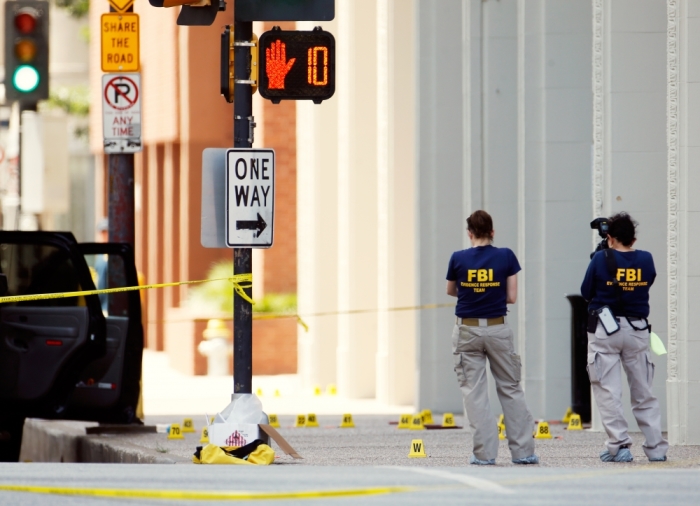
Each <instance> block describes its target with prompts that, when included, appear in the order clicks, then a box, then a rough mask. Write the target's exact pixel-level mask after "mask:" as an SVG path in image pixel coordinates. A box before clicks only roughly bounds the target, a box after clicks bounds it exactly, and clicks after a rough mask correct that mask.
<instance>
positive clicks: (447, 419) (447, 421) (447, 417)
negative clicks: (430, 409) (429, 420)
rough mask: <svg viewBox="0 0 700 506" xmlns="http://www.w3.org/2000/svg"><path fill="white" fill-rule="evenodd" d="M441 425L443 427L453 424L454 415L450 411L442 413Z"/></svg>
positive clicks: (452, 425)
mask: <svg viewBox="0 0 700 506" xmlns="http://www.w3.org/2000/svg"><path fill="white" fill-rule="evenodd" d="M442 426H443V427H454V426H455V416H454V415H453V414H452V413H445V414H444V415H442Z"/></svg>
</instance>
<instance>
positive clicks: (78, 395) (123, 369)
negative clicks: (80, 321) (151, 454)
mask: <svg viewBox="0 0 700 506" xmlns="http://www.w3.org/2000/svg"><path fill="white" fill-rule="evenodd" d="M78 248H79V249H80V251H81V252H82V254H83V255H84V257H85V260H86V262H87V264H88V266H89V268H90V271H91V273H92V276H93V279H94V281H95V285H96V286H97V288H98V289H103V288H119V287H124V286H137V285H138V277H137V273H136V265H135V263H134V252H133V249H132V247H131V246H130V245H129V244H122V243H82V244H79V245H78ZM98 297H99V299H100V307H101V311H102V313H103V314H104V317H105V319H106V328H107V338H106V353H105V355H104V356H103V357H102V358H100V359H98V360H95V361H94V362H92V363H90V364H89V365H88V367H87V368H85V369H84V370H83V371H82V372H81V374H80V378H79V381H78V383H77V385H76V388H75V390H74V391H73V396H72V397H71V400H70V403H69V406H68V412H67V416H68V417H70V418H72V419H78V420H95V421H99V422H110V423H133V422H138V419H137V415H136V411H137V406H138V401H139V395H140V391H141V386H140V382H141V361H142V356H143V327H142V323H141V292H139V291H130V292H119V293H111V294H100V295H99V296H98Z"/></svg>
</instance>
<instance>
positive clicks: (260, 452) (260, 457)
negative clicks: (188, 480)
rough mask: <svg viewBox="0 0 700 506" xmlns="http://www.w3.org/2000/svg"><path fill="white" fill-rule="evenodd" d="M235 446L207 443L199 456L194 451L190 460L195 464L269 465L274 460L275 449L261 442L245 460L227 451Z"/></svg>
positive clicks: (235, 448) (234, 448)
mask: <svg viewBox="0 0 700 506" xmlns="http://www.w3.org/2000/svg"><path fill="white" fill-rule="evenodd" d="M237 449H238V447H235V446H224V447H221V446H216V445H213V444H208V445H207V446H205V447H204V448H202V451H201V452H199V458H197V454H196V453H195V454H194V456H193V457H192V462H194V463H195V464H233V465H239V466H269V465H270V464H272V463H273V462H274V461H275V451H274V450H273V449H272V448H270V447H269V446H268V445H266V444H261V445H260V446H258V447H257V448H256V449H255V450H253V451H252V452H251V453H250V454H249V455H248V459H247V460H243V459H239V458H238V457H234V456H233V455H229V453H227V452H231V451H233V450H237Z"/></svg>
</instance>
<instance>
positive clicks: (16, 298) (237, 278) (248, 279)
mask: <svg viewBox="0 0 700 506" xmlns="http://www.w3.org/2000/svg"><path fill="white" fill-rule="evenodd" d="M211 281H230V282H231V283H232V284H233V289H234V290H235V291H236V293H237V294H238V295H240V296H241V297H243V299H245V300H246V301H248V302H250V303H251V304H255V301H254V300H253V299H251V298H250V297H249V296H248V294H247V293H245V289H246V288H251V287H252V286H253V275H252V274H250V273H248V274H235V275H234V276H231V277H227V278H212V279H200V280H196V281H175V282H172V283H155V284H150V285H139V286H124V287H120V288H102V289H100V290H81V291H75V292H59V293H43V294H36V295H10V296H7V297H0V304H7V303H10V302H25V301H33V300H49V299H67V298H70V297H84V296H86V295H101V294H107V293H121V292H133V291H138V290H150V289H153V288H169V287H174V286H182V285H194V284H198V283H209V282H211ZM454 306H455V304H454V303H445V304H423V305H420V306H402V307H389V308H382V309H380V308H375V309H348V310H343V311H322V312H318V313H308V314H303V315H302V314H298V313H253V319H254V320H274V319H279V318H296V320H297V322H298V323H299V325H301V326H302V327H303V328H304V330H306V331H307V332H308V331H309V326H308V325H307V324H306V322H304V320H303V318H315V317H319V316H333V315H354V314H366V313H379V312H382V311H386V312H394V311H415V310H421V309H438V308H443V307H454Z"/></svg>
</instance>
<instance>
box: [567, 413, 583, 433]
mask: <svg viewBox="0 0 700 506" xmlns="http://www.w3.org/2000/svg"><path fill="white" fill-rule="evenodd" d="M567 430H583V424H582V423H581V415H577V414H576V413H573V414H572V415H571V417H570V418H569V426H568V427H567Z"/></svg>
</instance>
